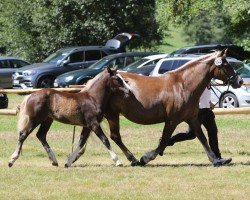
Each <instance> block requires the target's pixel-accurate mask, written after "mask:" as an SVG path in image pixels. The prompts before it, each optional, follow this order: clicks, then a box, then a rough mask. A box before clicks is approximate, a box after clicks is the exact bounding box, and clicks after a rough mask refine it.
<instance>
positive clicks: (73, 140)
mask: <svg viewBox="0 0 250 200" xmlns="http://www.w3.org/2000/svg"><path fill="white" fill-rule="evenodd" d="M75 134H76V126H74V128H73V137H72V149H71V152H73V150H74V142H75Z"/></svg>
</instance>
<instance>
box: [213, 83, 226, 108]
mask: <svg viewBox="0 0 250 200" xmlns="http://www.w3.org/2000/svg"><path fill="white" fill-rule="evenodd" d="M212 86H213V87H214V88H216V85H215V84H214V83H213V82H212V81H211V82H210V89H211V90H212V91H213V93H214V94H215V96H216V97H217V98H218V101H217V102H216V103H215V104H214V105H215V106H216V105H217V104H218V103H219V101H220V97H219V96H218V95H217V94H216V92H215V91H214V88H213V87H212ZM218 86H223V84H219V85H218ZM229 86H230V84H229V82H228V84H227V90H226V91H225V92H224V93H227V92H228V90H229ZM216 90H217V91H219V92H220V93H221V91H220V90H219V89H218V88H216ZM222 100H224V97H223V99H222Z"/></svg>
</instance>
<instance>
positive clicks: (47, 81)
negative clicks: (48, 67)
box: [37, 76, 55, 88]
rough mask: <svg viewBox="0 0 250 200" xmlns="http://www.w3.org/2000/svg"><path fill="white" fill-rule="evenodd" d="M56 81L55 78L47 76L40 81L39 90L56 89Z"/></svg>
mask: <svg viewBox="0 0 250 200" xmlns="http://www.w3.org/2000/svg"><path fill="white" fill-rule="evenodd" d="M54 80H55V78H54V77H53V76H45V77H42V78H40V79H39V81H38V84H37V87H38V88H52V87H54Z"/></svg>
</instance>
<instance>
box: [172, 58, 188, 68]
mask: <svg viewBox="0 0 250 200" xmlns="http://www.w3.org/2000/svg"><path fill="white" fill-rule="evenodd" d="M187 62H188V60H178V61H177V60H176V62H175V64H174V65H173V67H172V70H174V69H177V68H179V67H181V66H182V65H184V64H186V63H187Z"/></svg>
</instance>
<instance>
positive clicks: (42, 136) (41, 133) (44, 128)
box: [36, 118, 58, 166]
mask: <svg viewBox="0 0 250 200" xmlns="http://www.w3.org/2000/svg"><path fill="white" fill-rule="evenodd" d="M52 122H53V119H51V118H47V119H46V120H45V121H43V122H42V123H41V125H40V127H39V130H38V132H37V134H36V137H37V138H38V139H39V141H40V142H41V143H42V145H43V147H44V149H45V151H46V152H47V154H48V156H49V159H50V161H51V162H52V165H53V166H58V162H57V160H56V156H55V154H54V152H53V151H52V149H51V148H50V146H49V144H48V142H47V140H46V136H47V133H48V130H49V128H50V126H51V124H52Z"/></svg>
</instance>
